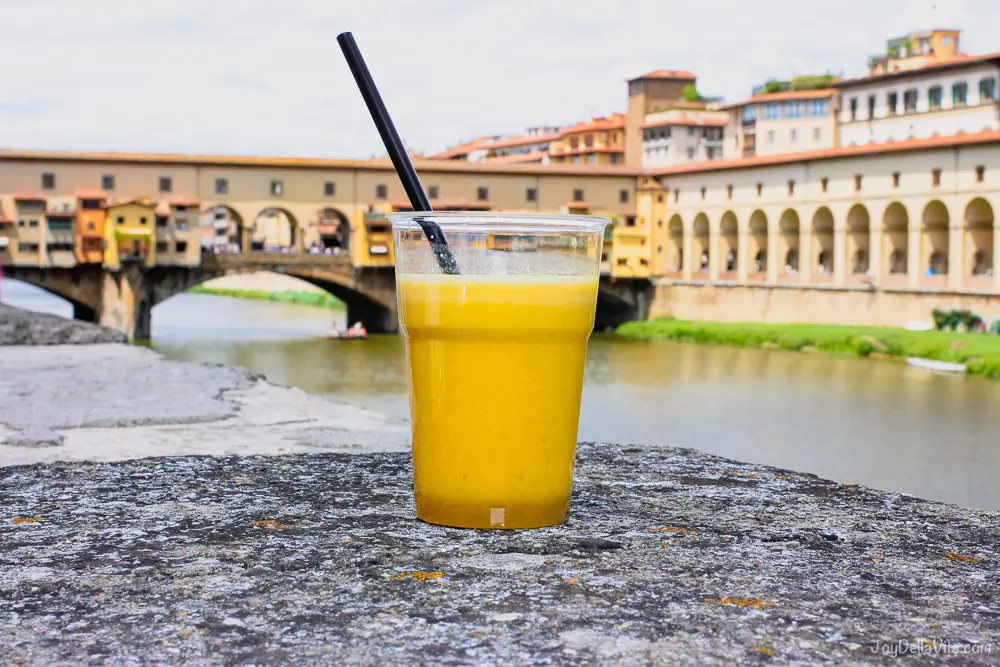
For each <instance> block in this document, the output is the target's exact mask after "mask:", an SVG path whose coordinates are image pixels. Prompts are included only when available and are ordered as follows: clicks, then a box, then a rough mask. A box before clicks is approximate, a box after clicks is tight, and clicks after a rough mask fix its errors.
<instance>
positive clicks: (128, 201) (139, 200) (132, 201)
mask: <svg viewBox="0 0 1000 667" xmlns="http://www.w3.org/2000/svg"><path fill="white" fill-rule="evenodd" d="M128 204H136V205H137V206H144V207H146V208H148V209H155V208H156V205H155V204H154V203H152V202H150V201H147V200H144V199H142V198H141V197H137V198H135V199H123V200H120V201H113V202H111V201H109V202H108V203H106V204H105V205H104V208H114V207H116V206H126V205H128Z"/></svg>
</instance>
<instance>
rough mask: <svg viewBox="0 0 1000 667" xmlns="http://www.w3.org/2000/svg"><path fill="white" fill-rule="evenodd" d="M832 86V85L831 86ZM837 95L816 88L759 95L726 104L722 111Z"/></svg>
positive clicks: (831, 90)
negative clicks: (765, 103)
mask: <svg viewBox="0 0 1000 667" xmlns="http://www.w3.org/2000/svg"><path fill="white" fill-rule="evenodd" d="M831 85H834V84H831ZM836 94H837V91H836V90H833V88H818V89H816V90H783V91H781V92H779V93H761V94H760V95H754V96H753V97H750V98H748V99H745V100H743V101H742V102H735V103H733V104H727V105H726V106H725V107H723V108H724V109H733V108H736V107H742V106H746V105H747V104H760V103H761V102H783V101H785V100H821V99H824V98H828V97H833V96H834V95H836Z"/></svg>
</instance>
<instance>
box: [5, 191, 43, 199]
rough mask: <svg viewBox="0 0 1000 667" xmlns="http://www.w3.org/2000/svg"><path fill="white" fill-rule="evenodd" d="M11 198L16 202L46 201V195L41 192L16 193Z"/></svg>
mask: <svg viewBox="0 0 1000 667" xmlns="http://www.w3.org/2000/svg"><path fill="white" fill-rule="evenodd" d="M11 198H12V199H13V200H14V201H45V195H43V194H42V193H41V192H15V193H14V194H13V195H11Z"/></svg>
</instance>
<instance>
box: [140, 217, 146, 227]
mask: <svg viewBox="0 0 1000 667" xmlns="http://www.w3.org/2000/svg"><path fill="white" fill-rule="evenodd" d="M139 224H140V225H144V224H146V216H143V217H141V218H139Z"/></svg>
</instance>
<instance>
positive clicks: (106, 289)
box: [99, 265, 153, 340]
mask: <svg viewBox="0 0 1000 667" xmlns="http://www.w3.org/2000/svg"><path fill="white" fill-rule="evenodd" d="M99 309H100V319H99V323H100V324H101V325H102V326H106V327H110V328H112V329H117V330H118V331H121V332H124V333H125V334H126V335H127V336H128V338H129V340H134V339H136V338H149V336H150V334H151V332H152V310H153V304H152V289H151V286H150V281H149V275H148V273H147V271H146V270H144V267H140V266H138V265H135V266H131V265H126V266H123V267H122V269H121V270H120V271H105V272H104V274H103V275H102V277H101V299H100V305H99Z"/></svg>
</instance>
